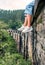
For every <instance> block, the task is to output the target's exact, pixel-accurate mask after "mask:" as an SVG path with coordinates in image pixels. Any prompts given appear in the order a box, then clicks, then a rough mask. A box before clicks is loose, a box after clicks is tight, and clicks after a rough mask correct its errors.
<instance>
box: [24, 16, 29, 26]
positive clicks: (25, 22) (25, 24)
mask: <svg viewBox="0 0 45 65" xmlns="http://www.w3.org/2000/svg"><path fill="white" fill-rule="evenodd" d="M27 23H28V21H27V16H25V20H24V24H23V25H24V26H27Z"/></svg>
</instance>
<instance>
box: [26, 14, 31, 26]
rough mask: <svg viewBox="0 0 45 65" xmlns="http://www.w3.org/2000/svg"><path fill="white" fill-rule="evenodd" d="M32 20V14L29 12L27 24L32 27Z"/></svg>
mask: <svg viewBox="0 0 45 65" xmlns="http://www.w3.org/2000/svg"><path fill="white" fill-rule="evenodd" d="M31 20H32V16H31V15H30V14H27V21H28V23H27V26H28V27H30V26H31Z"/></svg>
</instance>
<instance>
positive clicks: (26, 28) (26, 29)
mask: <svg viewBox="0 0 45 65" xmlns="http://www.w3.org/2000/svg"><path fill="white" fill-rule="evenodd" d="M32 30H33V28H32V26H30V27H28V26H26V27H25V28H24V30H23V31H22V33H26V32H30V31H32Z"/></svg>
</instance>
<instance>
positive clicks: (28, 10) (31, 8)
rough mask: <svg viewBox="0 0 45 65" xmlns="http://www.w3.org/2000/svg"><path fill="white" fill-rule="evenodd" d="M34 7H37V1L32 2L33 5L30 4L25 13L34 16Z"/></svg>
mask: <svg viewBox="0 0 45 65" xmlns="http://www.w3.org/2000/svg"><path fill="white" fill-rule="evenodd" d="M34 5H35V1H32V2H31V3H29V4H28V5H27V6H26V9H25V11H24V14H30V15H33V11H34Z"/></svg>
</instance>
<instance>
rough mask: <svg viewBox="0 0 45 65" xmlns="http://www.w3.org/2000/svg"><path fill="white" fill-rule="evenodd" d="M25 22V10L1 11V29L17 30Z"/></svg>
mask: <svg viewBox="0 0 45 65" xmlns="http://www.w3.org/2000/svg"><path fill="white" fill-rule="evenodd" d="M23 21H24V10H13V11H10V10H9V11H7V10H0V22H1V23H0V28H6V29H7V28H12V29H17V28H18V27H20V26H21V25H22V22H23Z"/></svg>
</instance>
